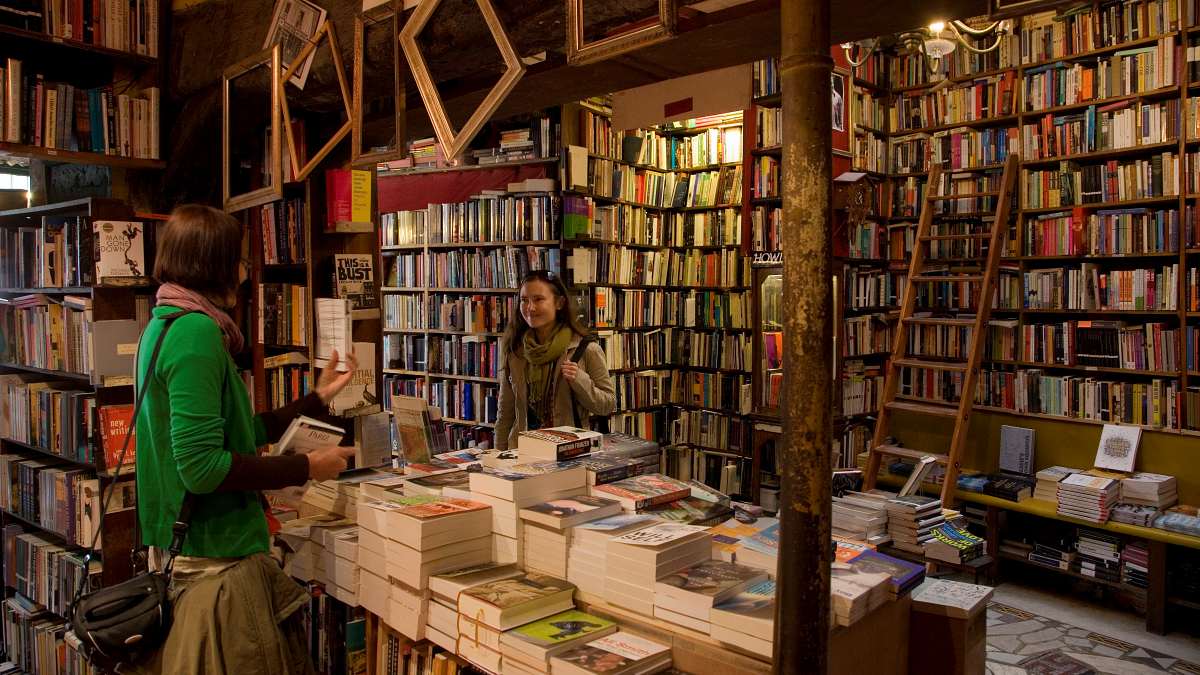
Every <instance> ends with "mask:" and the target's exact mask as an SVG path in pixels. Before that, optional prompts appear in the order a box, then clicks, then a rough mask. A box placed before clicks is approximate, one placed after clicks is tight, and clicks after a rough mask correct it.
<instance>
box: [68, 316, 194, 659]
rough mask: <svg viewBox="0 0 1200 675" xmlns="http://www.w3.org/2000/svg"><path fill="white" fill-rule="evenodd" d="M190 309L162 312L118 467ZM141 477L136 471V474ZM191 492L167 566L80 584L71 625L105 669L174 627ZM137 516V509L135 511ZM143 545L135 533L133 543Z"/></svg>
mask: <svg viewBox="0 0 1200 675" xmlns="http://www.w3.org/2000/svg"><path fill="white" fill-rule="evenodd" d="M185 314H191V312H190V311H182V312H176V313H175V314H171V315H169V316H166V317H163V324H164V325H163V328H162V332H160V333H159V334H158V340H157V342H155V344H154V352H153V353H151V355H150V363H149V365H148V367H147V369H146V377H145V378H144V379H143V381H142V387H141V390H140V391H138V392H137V402H136V403H135V404H134V406H133V420H134V421H133V424H131V425H130V430H129V433H127V434H126V435H125V444H124V446H122V448H121V455H120V459H118V461H117V466H121V465H123V464H124V463H125V454H126V453H127V452H128V451H129V441H130V439H131V438H132V437H133V431H134V428H135V426H136V424H137V416H138V412H140V411H141V408H142V400H143V399H144V398H145V397H146V389H147V388H148V385H149V380H150V378H151V377H152V376H153V374H154V366H155V364H156V363H157V362H158V352H159V350H160V349H161V348H162V343H163V338H164V337H166V335H167V331H168V330H169V329H170V328H171V323H172V322H174V321H175V319H178V318H179V317H181V316H184V315H185ZM134 475H135V480H136V475H137V474H136V471H135V473H134ZM114 492H116V490H110V491H109V493H108V496H107V497H105V498H103V499H102V500H101V501H102V502H103V505H102V507H101V511H100V516H99V517H100V518H101V519H103V517H104V514H105V513H108V505H109V502H110V500H111V499H112V496H113V493H114ZM193 497H194V495H192V493H190V492H189V493H187V494H186V496H185V497H184V499H183V503H182V504H181V505H180V507H179V516H178V517H177V518H176V519H175V525H174V527H173V528H172V532H173V535H172V537H171V547H170V548H169V549H168V552H169V557H168V559H167V564H166V567H164V568H163V570H162V571H161V572H149V571H147V572H143V573H141V574H138V575H135V576H134V577H133V578H132V579H130V580H128V581H123V582H121V583H119V584H116V585H115V586H109V587H107V588H101V589H99V590H96V591H93V592H90V593H84V584H80V585H79V587H78V588H76V589H75V598H74V600H72V602H71V609H70V612H69V614H70V620H71V630H72V631H73V632H74V633H75V637H76V638H78V640H79V642H80V644H81V647H80V649H81V651H82V653H83V656H84V658H86V659H87V660H88V662H89V663H91V664H93V665H95V666H98V667H100V668H102V669H105V670H114V671H115V670H119V669H120V667H121V666H123V665H130V664H133V663H136V662H137V661H139V660H140V659H142V658H143V657H146V656H148V655H150V654H151V653H153V652H154V651H155V650H156V649H158V648H159V647H160V646H161V645H162V643H163V642H164V641H166V639H167V633H169V632H170V630H171V599H170V595H169V589H170V584H171V567H172V565H173V564H174V562H175V556H177V555H179V552H180V551H181V550H182V549H183V540H184V538H186V537H187V531H188V521H189V520H190V519H191V512H192V502H193ZM134 517H135V518H137V515H136V512H135V515H134ZM98 536H99V530H97V532H96V534H95V535H93V536H92V543H91V545H90V546H88V552H87V554H86V555H85V556H84V568H85V569H86V567H87V565H88V563H89V562H90V561H91V559H92V557H93V556H94V555H95V553H96V539H97V537H98ZM139 544H140V542H139V541H137V538H136V537H135V540H134V547H137V546H138V545H139Z"/></svg>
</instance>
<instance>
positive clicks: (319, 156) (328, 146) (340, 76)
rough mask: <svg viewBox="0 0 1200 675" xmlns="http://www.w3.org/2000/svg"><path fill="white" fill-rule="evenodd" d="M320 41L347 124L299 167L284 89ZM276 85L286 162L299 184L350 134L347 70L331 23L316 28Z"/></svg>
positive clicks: (326, 22) (351, 118)
mask: <svg viewBox="0 0 1200 675" xmlns="http://www.w3.org/2000/svg"><path fill="white" fill-rule="evenodd" d="M322 40H324V41H325V43H326V44H327V45H328V46H329V54H330V57H331V58H332V59H333V71H334V74H335V75H337V81H338V89H339V90H340V91H341V93H342V107H343V108H345V110H346V123H345V124H343V125H342V126H341V127H340V128H339V129H338V130H337V131H336V132H335V133H334V134H333V136H332V137H331V138H330V139H329V140H328V141H326V142H325V145H323V146H321V149H320V150H318V151H317V153H316V154H315V155H313V156H312V157H311V158H310V159H309V160H308V162H307V163H306V164H304V165H303V166H301V165H300V157H299V156H298V155H297V154H296V139H295V138H294V137H293V136H292V116H291V112H290V110H289V109H288V102H287V92H286V91H285V90H284V88H285V87H287V84H288V80H290V79H291V78H292V75H293V74H294V73H295V72H296V70H297V69H298V68H300V66H301V65H303V64H304V60H305V59H307V58H308V55H309V54H310V53H312V52H313V50H315V49H316V48H317V47H318V46H319V45H320V44H321V42H322ZM277 86H278V89H279V107H280V109H281V110H282V111H283V133H284V135H285V136H286V137H287V148H288V159H289V160H291V162H292V174H293V176H292V180H295V181H302V180H304V179H305V178H307V177H308V174H310V173H312V172H313V170H314V169H316V168H317V165H318V164H320V163H321V160H323V159H325V157H326V156H327V155H328V154H329V153H331V152H333V149H334V148H335V147H337V144H338V143H340V142H341V141H342V139H344V138H346V136H348V135H349V134H350V129H351V127H352V126H353V124H354V115H353V111H351V109H350V87H349V85H348V84H347V83H346V70H345V69H344V68H343V67H342V53H341V51H340V50H338V42H337V33H335V32H334V30H333V22H332V21H330V20H329V19H325V22H324V23H323V24H321V27H320V28H318V29H317V33H316V35H314V36H313V39H312V40H309V42H308V44H306V45H304V48H303V49H301V50H300V52H299V53H298V54H296V58H295V59H294V60H293V61H292V62H291V64H289V65H288V67H287V70H286V71H284V73H283V77H282V78H281V79H280V80H279V84H278V85H277Z"/></svg>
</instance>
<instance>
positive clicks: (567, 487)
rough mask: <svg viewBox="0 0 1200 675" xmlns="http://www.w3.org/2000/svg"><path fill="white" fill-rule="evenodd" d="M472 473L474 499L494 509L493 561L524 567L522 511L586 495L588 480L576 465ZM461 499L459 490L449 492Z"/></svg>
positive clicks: (547, 464)
mask: <svg viewBox="0 0 1200 675" xmlns="http://www.w3.org/2000/svg"><path fill="white" fill-rule="evenodd" d="M469 473H470V488H471V489H470V494H471V495H472V498H473V499H476V500H478V501H481V502H483V503H485V504H487V505H489V506H491V507H492V510H493V513H494V514H495V516H494V517H493V523H492V559H493V560H495V561H496V562H504V563H508V562H515V563H517V564H520V563H521V554H522V553H524V550H523V549H524V547H523V546H522V543H521V536H522V532H521V520H520V516H519V511H520V509H522V508H526V507H529V506H532V505H534V504H538V503H541V502H545V501H549V500H552V499H560V498H564V497H571V496H574V495H578V494H582V493H583V492H584V489H585V481H586V479H587V476H586V471H585V470H584V468H583V466H582V465H580V464H578V463H575V462H532V463H526V464H516V465H513V466H512V467H510V468H508V469H500V468H495V467H487V466H485V467H483V469H482V470H481V471H472V472H469ZM444 493H445V494H447V495H455V496H458V495H460V494H462V493H461V492H459V491H458V490H453V489H447V490H445V491H444Z"/></svg>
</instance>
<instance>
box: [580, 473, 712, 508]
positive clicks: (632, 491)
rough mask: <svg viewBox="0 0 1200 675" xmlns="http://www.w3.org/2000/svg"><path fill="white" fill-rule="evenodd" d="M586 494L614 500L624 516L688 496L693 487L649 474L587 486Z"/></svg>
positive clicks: (660, 475) (656, 474)
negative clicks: (624, 513)
mask: <svg viewBox="0 0 1200 675" xmlns="http://www.w3.org/2000/svg"><path fill="white" fill-rule="evenodd" d="M588 494H590V495H592V496H593V497H604V498H605V499H615V500H616V501H618V502H620V503H621V508H623V509H625V511H626V512H627V513H640V512H642V511H645V510H646V509H648V508H650V507H652V506H658V505H660V504H668V503H670V502H674V501H679V500H680V499H684V498H686V497H690V496H691V495H692V488H691V486H689V485H688V484H687V483H684V482H682V481H678V480H675V479H674V478H671V477H669V476H664V475H662V474H661V473H648V474H641V475H639V476H632V477H630V478H626V479H624V480H619V481H615V482H612V483H605V484H603V485H589V486H588Z"/></svg>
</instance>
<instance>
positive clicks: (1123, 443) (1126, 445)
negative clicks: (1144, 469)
mask: <svg viewBox="0 0 1200 675" xmlns="http://www.w3.org/2000/svg"><path fill="white" fill-rule="evenodd" d="M1141 440H1142V428H1141V427H1133V426H1124V425H1118V424H1105V425H1104V431H1102V432H1101V433H1100V444H1099V445H1098V446H1097V447H1096V461H1095V466H1096V468H1098V469H1109V470H1110V471H1123V472H1125V473H1129V472H1132V471H1133V467H1134V465H1136V464H1137V452H1138V444H1139V443H1140V442H1141Z"/></svg>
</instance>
